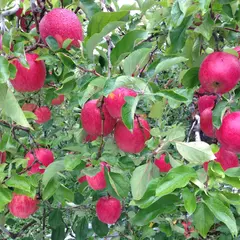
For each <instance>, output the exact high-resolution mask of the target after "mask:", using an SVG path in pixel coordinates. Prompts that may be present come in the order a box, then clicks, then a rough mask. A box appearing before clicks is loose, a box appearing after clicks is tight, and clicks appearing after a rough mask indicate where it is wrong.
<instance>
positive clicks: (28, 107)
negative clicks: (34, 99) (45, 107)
mask: <svg viewBox="0 0 240 240" xmlns="http://www.w3.org/2000/svg"><path fill="white" fill-rule="evenodd" d="M37 108H38V106H37V105H36V104H34V103H24V104H23V106H22V110H23V111H28V112H34V111H35V110H36V109H37Z"/></svg>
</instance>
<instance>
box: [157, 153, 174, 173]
mask: <svg viewBox="0 0 240 240" xmlns="http://www.w3.org/2000/svg"><path fill="white" fill-rule="evenodd" d="M165 157H166V154H162V155H161V156H160V158H159V159H156V160H155V161H154V163H155V165H156V166H157V167H158V168H159V171H160V172H168V171H169V170H170V169H171V168H172V166H171V164H170V163H167V162H166V161H165Z"/></svg>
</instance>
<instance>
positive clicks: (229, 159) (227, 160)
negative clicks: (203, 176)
mask: <svg viewBox="0 0 240 240" xmlns="http://www.w3.org/2000/svg"><path fill="white" fill-rule="evenodd" d="M215 156H216V159H215V161H216V162H219V163H220V164H221V166H222V168H223V170H224V171H226V170H227V169H229V168H234V167H239V161H238V156H237V155H236V154H235V153H233V152H230V151H228V150H226V149H224V148H223V147H221V148H220V149H219V151H218V152H217V153H216V154H215ZM208 164H209V162H205V163H204V164H203V168H204V169H205V171H207V170H208Z"/></svg>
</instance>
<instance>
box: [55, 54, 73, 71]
mask: <svg viewBox="0 0 240 240" xmlns="http://www.w3.org/2000/svg"><path fill="white" fill-rule="evenodd" d="M57 56H58V57H59V58H60V60H61V62H62V63H63V64H64V65H65V66H66V67H68V68H70V69H74V68H75V67H76V64H75V63H74V62H73V60H72V59H71V58H70V57H69V56H67V55H66V54H64V53H57Z"/></svg>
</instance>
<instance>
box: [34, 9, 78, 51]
mask: <svg viewBox="0 0 240 240" xmlns="http://www.w3.org/2000/svg"><path fill="white" fill-rule="evenodd" d="M39 31H40V36H41V38H42V40H43V41H44V42H45V43H46V38H47V37H48V36H52V37H54V38H55V39H56V41H57V42H58V45H59V47H62V44H63V42H64V41H65V40H66V39H71V40H72V42H71V45H73V46H76V47H79V46H80V44H79V41H83V29H82V25H81V23H80V21H79V19H78V17H77V15H76V14H75V13H73V12H72V11H70V10H68V9H64V8H55V9H53V10H51V11H50V12H49V13H47V14H46V15H45V16H44V17H43V18H42V20H41V21H40V24H39Z"/></svg>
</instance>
